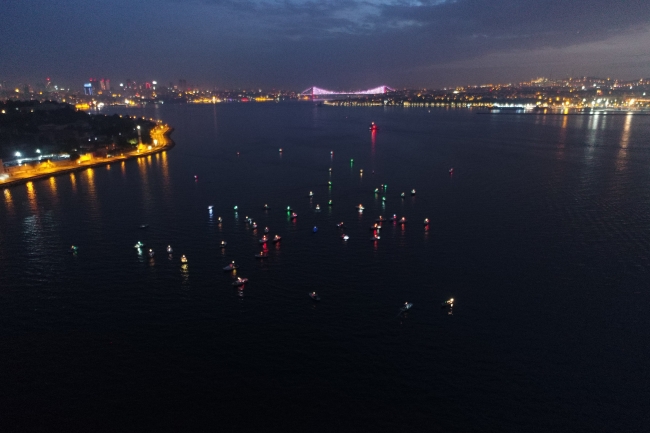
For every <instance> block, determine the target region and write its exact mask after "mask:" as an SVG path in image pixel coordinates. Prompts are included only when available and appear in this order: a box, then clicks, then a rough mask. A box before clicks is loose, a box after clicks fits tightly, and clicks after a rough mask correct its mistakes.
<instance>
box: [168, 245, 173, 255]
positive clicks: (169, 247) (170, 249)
mask: <svg viewBox="0 0 650 433" xmlns="http://www.w3.org/2000/svg"><path fill="white" fill-rule="evenodd" d="M173 252H174V250H173V249H172V246H171V245H167V254H171V253H173Z"/></svg>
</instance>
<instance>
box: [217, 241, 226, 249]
mask: <svg viewBox="0 0 650 433" xmlns="http://www.w3.org/2000/svg"><path fill="white" fill-rule="evenodd" d="M226 245H228V242H226V241H221V243H220V244H219V247H220V248H226Z"/></svg>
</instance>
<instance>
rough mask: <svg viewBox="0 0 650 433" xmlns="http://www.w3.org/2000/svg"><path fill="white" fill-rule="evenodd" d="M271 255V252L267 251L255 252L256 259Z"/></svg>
mask: <svg viewBox="0 0 650 433" xmlns="http://www.w3.org/2000/svg"><path fill="white" fill-rule="evenodd" d="M268 256H269V253H267V252H265V251H260V252H259V254H255V258H256V259H265V258H267V257H268Z"/></svg>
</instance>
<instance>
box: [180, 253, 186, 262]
mask: <svg viewBox="0 0 650 433" xmlns="http://www.w3.org/2000/svg"><path fill="white" fill-rule="evenodd" d="M181 263H187V257H185V254H183V255H182V256H181Z"/></svg>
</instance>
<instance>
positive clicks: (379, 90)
mask: <svg viewBox="0 0 650 433" xmlns="http://www.w3.org/2000/svg"><path fill="white" fill-rule="evenodd" d="M394 91H395V89H392V88H390V87H388V86H379V87H375V88H374V89H368V90H358V91H356V92H335V91H333V90H327V89H321V88H320V87H315V86H314V87H310V88H309V89H307V90H304V91H303V92H301V93H300V96H311V97H312V98H313V97H314V96H326V95H380V94H383V93H388V92H394Z"/></svg>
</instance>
